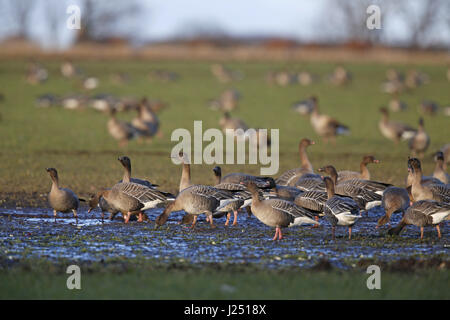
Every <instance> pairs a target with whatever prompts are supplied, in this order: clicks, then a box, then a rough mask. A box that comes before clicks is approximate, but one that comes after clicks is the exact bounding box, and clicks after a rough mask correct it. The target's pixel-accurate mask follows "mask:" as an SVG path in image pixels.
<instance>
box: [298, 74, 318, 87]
mask: <svg viewBox="0 0 450 320" xmlns="http://www.w3.org/2000/svg"><path fill="white" fill-rule="evenodd" d="M295 78H296V80H297V82H298V83H299V84H300V85H302V86H309V85H310V84H312V83H313V81H314V80H315V79H314V78H316V77H315V76H313V75H312V74H311V73H309V72H307V71H300V72H298V73H297V74H296V75H295Z"/></svg>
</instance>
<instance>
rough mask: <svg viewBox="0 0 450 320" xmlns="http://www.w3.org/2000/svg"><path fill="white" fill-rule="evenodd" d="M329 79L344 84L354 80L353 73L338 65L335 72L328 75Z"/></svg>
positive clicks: (334, 82)
mask: <svg viewBox="0 0 450 320" xmlns="http://www.w3.org/2000/svg"><path fill="white" fill-rule="evenodd" d="M328 80H329V81H330V82H331V83H332V84H334V85H337V86H342V85H346V84H349V83H350V82H351V81H352V74H351V73H350V72H349V71H348V70H347V69H345V68H344V67H343V66H337V67H336V68H335V69H334V71H333V73H332V74H331V75H329V76H328Z"/></svg>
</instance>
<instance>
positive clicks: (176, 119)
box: [0, 61, 450, 194]
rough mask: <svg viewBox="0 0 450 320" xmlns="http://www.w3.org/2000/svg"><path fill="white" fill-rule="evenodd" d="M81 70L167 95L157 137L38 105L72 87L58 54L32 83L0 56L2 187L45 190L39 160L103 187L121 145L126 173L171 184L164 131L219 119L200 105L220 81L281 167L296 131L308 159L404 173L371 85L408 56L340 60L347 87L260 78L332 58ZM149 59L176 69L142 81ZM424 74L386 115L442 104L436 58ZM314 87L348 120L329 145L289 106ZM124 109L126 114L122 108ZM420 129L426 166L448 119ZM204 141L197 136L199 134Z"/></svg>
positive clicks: (201, 172)
mask: <svg viewBox="0 0 450 320" xmlns="http://www.w3.org/2000/svg"><path fill="white" fill-rule="evenodd" d="M76 64H77V65H79V66H80V67H81V68H82V69H83V70H84V71H85V72H86V74H91V75H96V76H98V77H99V78H100V80H101V83H100V87H99V88H98V89H96V90H94V91H93V92H92V94H95V93H101V92H102V93H103V92H106V93H113V94H115V95H118V96H136V97H140V96H144V95H145V96H148V97H149V98H155V99H161V100H163V101H166V102H168V103H169V104H170V107H169V108H168V109H167V110H164V111H163V112H161V114H160V120H161V128H162V131H163V133H164V137H163V138H162V139H155V140H154V142H153V144H151V145H148V144H139V143H138V142H136V141H133V142H131V143H130V145H129V146H128V147H127V148H125V149H120V148H118V146H117V144H116V142H115V141H114V140H113V139H112V138H111V137H110V136H109V135H108V133H107V130H106V121H107V117H106V116H105V115H103V114H101V113H98V112H96V111H94V110H90V109H89V110H83V111H69V110H64V109H60V108H50V109H38V108H36V107H35V106H34V100H35V98H36V96H38V95H39V94H43V93H54V94H58V95H64V94H69V93H76V92H79V91H80V89H79V85H78V83H77V80H66V79H64V78H62V76H61V75H60V74H59V62H58V61H51V62H50V61H44V65H45V66H47V67H48V68H49V70H50V79H49V81H48V82H46V83H44V84H41V85H37V86H32V85H29V84H27V83H26V82H25V81H24V73H25V69H26V66H27V62H26V61H1V62H0V70H1V72H0V88H2V89H1V90H2V93H3V94H4V96H5V101H4V102H3V103H0V113H1V114H2V118H3V120H2V121H1V122H0V137H1V139H0V150H1V151H0V163H1V165H0V177H1V182H2V189H1V191H2V192H13V193H15V192H25V193H26V194H30V193H32V192H38V193H46V192H48V190H49V187H50V179H49V178H48V176H47V173H46V172H45V171H44V168H46V167H50V166H52V167H56V168H58V169H59V172H60V179H61V182H62V184H63V185H64V186H68V187H70V188H72V189H73V190H74V191H75V192H77V193H80V194H85V193H89V192H92V191H94V190H96V189H97V188H98V187H108V186H111V185H112V184H113V183H115V182H116V181H117V180H118V179H119V178H120V177H121V175H122V171H121V167H120V164H119V163H118V162H117V160H116V159H117V156H119V155H122V154H127V155H129V156H130V157H131V159H132V161H133V175H134V176H137V177H146V178H148V179H150V180H151V181H154V182H156V183H158V184H159V185H161V188H162V189H165V190H168V191H172V192H175V191H176V190H177V186H178V182H179V176H180V168H179V167H177V166H175V165H173V164H172V162H171V160H170V159H169V152H170V150H171V148H172V147H173V146H174V145H175V142H171V141H170V135H171V132H172V131H173V130H174V129H176V128H187V129H189V130H192V128H193V121H194V120H203V128H204V129H206V128H211V127H218V119H219V118H220V114H219V113H218V112H215V111H212V110H209V108H208V107H207V100H208V99H211V98H215V97H216V96H218V95H219V94H220V93H221V92H222V91H223V90H224V89H226V88H229V87H234V88H236V89H237V90H239V91H240V92H241V93H242V96H243V98H242V101H241V103H240V106H239V109H238V110H236V111H235V112H234V113H233V115H235V116H237V117H240V118H242V119H244V120H245V121H246V122H247V123H248V124H249V125H251V126H257V127H265V128H279V129H280V171H279V173H281V172H282V171H284V170H286V169H289V168H292V167H296V166H298V156H297V143H298V141H299V139H301V138H302V137H310V138H313V139H315V140H317V141H318V142H319V143H317V144H316V145H315V146H313V147H311V148H310V149H309V154H310V158H311V160H312V162H313V165H314V167H315V168H318V167H320V166H322V165H326V164H334V165H335V166H336V167H337V168H338V170H340V169H353V170H357V169H358V168H359V162H360V159H361V157H362V155H364V154H374V155H375V156H376V157H377V158H378V159H380V160H381V164H379V165H372V166H371V167H370V170H371V173H372V176H373V178H374V179H377V180H383V181H387V182H391V183H395V184H398V185H400V184H403V182H404V178H405V176H406V163H405V162H406V161H405V160H406V157H407V155H408V148H407V146H406V144H400V145H399V146H395V145H394V144H393V143H391V142H390V141H388V140H386V139H385V138H383V137H382V136H381V134H380V133H379V131H378V127H377V122H378V119H379V113H378V108H379V107H380V106H381V105H383V104H386V103H387V102H388V101H389V99H390V97H389V95H387V94H384V93H382V92H381V91H380V83H381V82H382V81H383V80H384V77H385V71H386V70H387V69H388V68H391V67H396V68H398V69H400V70H403V71H406V70H408V69H410V68H412V67H411V66H408V65H400V66H396V65H384V64H375V63H374V64H365V63H354V64H347V65H346V67H347V68H348V69H349V70H350V71H351V72H352V73H353V75H354V79H355V80H354V82H353V84H351V85H350V86H348V87H343V88H342V87H334V86H332V85H330V84H328V83H326V82H325V81H323V80H321V81H320V82H318V83H316V84H313V85H311V86H308V87H302V86H298V85H293V86H290V87H285V88H282V87H277V86H268V85H267V84H266V82H265V80H264V76H265V74H266V73H267V72H268V71H269V70H277V69H282V68H287V69H292V70H309V71H312V72H313V73H315V74H317V75H319V76H321V77H322V79H323V78H324V77H325V75H326V74H328V73H329V72H331V70H332V69H333V68H334V67H335V65H334V64H331V63H317V62H316V63H300V62H295V63H294V62H292V63H264V62H254V63H253V62H250V63H229V64H227V65H228V66H230V67H231V68H235V69H239V70H241V71H242V72H243V73H244V74H245V78H244V80H242V81H238V82H235V83H232V84H230V85H224V84H220V83H219V82H218V81H217V80H216V79H214V78H213V76H212V74H211V72H210V63H206V62H205V63H202V62H146V61H76ZM155 68H164V69H168V70H173V71H176V72H178V73H179V74H180V75H181V79H180V80H179V81H178V82H174V83H167V84H164V83H159V82H150V81H149V80H148V77H147V75H148V71H149V70H151V69H155ZM414 68H417V69H419V70H420V71H422V72H425V73H427V74H429V76H430V78H431V83H430V84H427V85H424V86H422V87H420V88H418V89H416V90H414V91H411V92H408V93H405V94H403V95H401V97H400V98H401V99H403V100H405V101H406V102H407V103H408V104H409V109H408V111H407V112H404V113H401V114H393V115H392V117H393V118H394V119H397V120H401V121H404V122H407V123H410V124H412V125H414V126H415V125H416V123H417V119H418V117H419V114H418V111H417V106H418V104H419V103H420V102H421V101H422V100H423V99H432V100H435V101H437V102H438V103H440V104H441V105H445V104H446V103H448V102H449V100H450V99H449V97H450V96H449V91H448V81H447V80H446V78H445V69H444V68H443V67H442V66H439V65H434V66H429V65H423V66H414ZM114 71H124V72H128V73H129V74H130V77H131V83H129V84H128V85H124V86H117V85H114V84H113V83H112V82H111V81H110V80H109V79H110V78H109V77H110V74H111V73H112V72H114ZM311 94H316V95H318V96H319V98H320V105H321V110H322V111H323V112H325V113H328V114H330V115H332V116H335V117H336V118H337V119H339V120H340V121H342V122H343V123H345V124H347V125H348V126H349V127H350V128H351V130H352V134H351V135H350V136H348V137H342V138H339V139H338V142H337V146H336V147H331V146H329V145H328V146H327V145H324V144H323V143H321V142H320V140H319V138H318V137H317V136H316V134H315V133H314V132H313V131H312V128H311V126H310V123H309V119H307V118H304V117H301V116H299V115H297V114H295V113H294V112H293V111H292V110H291V109H290V106H291V104H292V102H294V101H296V100H299V99H302V98H305V97H307V96H309V95H311ZM120 117H121V118H124V119H131V118H132V117H134V114H123V115H122V114H121V115H120ZM425 124H426V129H427V131H428V132H429V134H430V136H431V146H430V148H429V150H428V152H427V155H426V158H425V160H424V164H423V167H424V171H425V173H427V174H428V173H430V171H431V170H432V169H433V167H434V164H433V161H432V157H431V154H432V152H433V151H435V150H437V149H438V148H439V147H441V146H442V145H443V144H444V143H448V142H449V131H448V125H449V119H448V118H446V117H444V116H435V117H426V118H425ZM205 145H206V144H205ZM212 167H213V165H196V166H194V167H193V169H192V170H193V180H194V182H196V183H208V184H210V183H213V182H214V180H213V177H212V173H211V169H212ZM237 170H240V171H241V170H242V171H246V172H249V173H253V174H259V166H258V165H225V166H224V168H223V171H224V173H228V172H232V171H237Z"/></svg>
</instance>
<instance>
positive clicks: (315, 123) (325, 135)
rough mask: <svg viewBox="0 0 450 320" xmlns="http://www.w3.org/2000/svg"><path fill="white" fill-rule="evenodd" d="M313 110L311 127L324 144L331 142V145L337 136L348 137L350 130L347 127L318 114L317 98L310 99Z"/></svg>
mask: <svg viewBox="0 0 450 320" xmlns="http://www.w3.org/2000/svg"><path fill="white" fill-rule="evenodd" d="M312 100H313V103H314V108H313V111H312V112H311V115H310V121H311V125H312V127H313V129H314V131H315V132H316V133H317V134H318V135H319V136H320V137H322V139H323V141H324V142H325V143H328V140H331V141H332V142H333V143H335V142H336V136H337V135H343V134H345V135H348V134H350V130H349V128H348V127H347V126H345V125H343V124H341V123H340V122H338V121H337V120H336V119H333V118H332V117H330V116H328V115H326V114H320V113H319V106H318V99H317V97H315V96H314V97H312Z"/></svg>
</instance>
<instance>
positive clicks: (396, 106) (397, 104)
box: [388, 97, 408, 112]
mask: <svg viewBox="0 0 450 320" xmlns="http://www.w3.org/2000/svg"><path fill="white" fill-rule="evenodd" d="M388 106H389V110H391V111H392V112H400V111H404V110H406V109H407V108H408V105H407V104H406V103H405V102H403V101H401V100H399V99H398V98H397V97H395V98H393V99H391V101H389V105H388Z"/></svg>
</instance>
